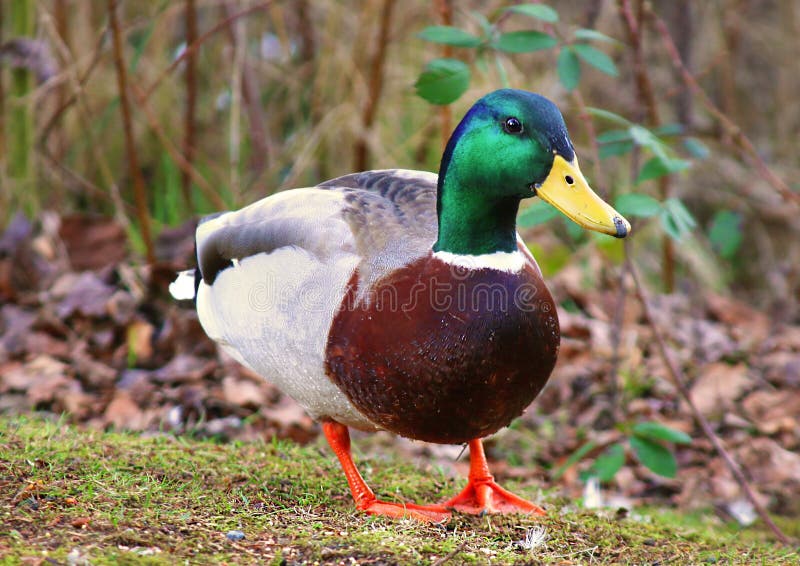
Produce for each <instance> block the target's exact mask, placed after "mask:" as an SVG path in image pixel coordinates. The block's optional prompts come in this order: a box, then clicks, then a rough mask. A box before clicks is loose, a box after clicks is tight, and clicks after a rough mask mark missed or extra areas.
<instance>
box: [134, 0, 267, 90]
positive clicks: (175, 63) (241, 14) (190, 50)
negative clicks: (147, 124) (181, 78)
mask: <svg viewBox="0 0 800 566" xmlns="http://www.w3.org/2000/svg"><path fill="white" fill-rule="evenodd" d="M270 4H272V0H267V1H265V2H259V3H258V4H254V5H252V6H250V7H248V8H245V9H244V10H242V11H241V12H236V13H235V14H233V15H232V16H229V17H228V18H225V19H224V20H222V21H221V22H218V23H217V24H215V25H214V26H213V27H212V28H211V29H209V30H208V31H206V32H205V33H204V34H202V35H201V36H200V37H198V38H197V39H196V40H195V41H194V43H192V44H191V45H187V46H186V49H184V50H183V53H181V54H180V55H179V56H178V57H175V59H174V60H173V61H172V63H170V64H169V65H168V66H167V68H166V69H164V70H163V71H161V74H159V75H158V78H156V80H154V81H153V83H152V84H151V85H150V86H149V87H147V89H146V90H145V91H144V100H149V99H150V96H151V95H152V94H153V92H155V90H156V89H157V88H158V85H160V84H161V81H163V80H164V78H165V77H166V76H167V75H169V74H170V73H171V72H172V71H174V70H175V69H176V68H177V67H178V65H180V64H181V62H182V61H183V60H184V59H185V58H186V57H188V56H189V55H191V54H192V53H194V52H195V51H197V50H198V49H199V48H200V46H201V45H202V44H203V43H205V42H206V40H207V39H208V38H209V37H211V36H212V35H214V34H215V33H217V32H218V31H220V30H223V29H226V28H227V27H228V26H229V25H230V24H231V22H233V21H235V20H238V19H239V18H243V17H245V16H248V15H250V14H252V13H253V12H257V11H258V10H263V9H265V8H267V7H268V6H269V5H270Z"/></svg>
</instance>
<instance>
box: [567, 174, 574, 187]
mask: <svg viewBox="0 0 800 566" xmlns="http://www.w3.org/2000/svg"><path fill="white" fill-rule="evenodd" d="M564 180H565V181H566V182H567V184H568V185H569V186H570V187H571V186H572V185H574V184H575V179H573V178H572V175H567V176H565V177H564Z"/></svg>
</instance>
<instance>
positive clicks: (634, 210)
mask: <svg viewBox="0 0 800 566" xmlns="http://www.w3.org/2000/svg"><path fill="white" fill-rule="evenodd" d="M614 208H615V209H616V210H617V212H619V213H620V214H622V215H623V216H638V217H640V218H650V217H651V216H655V215H656V214H658V213H659V212H661V203H660V202H658V201H657V200H656V199H654V198H653V197H651V196H650V195H643V194H642V193H627V194H624V195H620V196H618V197H617V199H616V200H615V201H614Z"/></svg>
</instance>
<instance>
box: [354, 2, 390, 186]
mask: <svg viewBox="0 0 800 566" xmlns="http://www.w3.org/2000/svg"><path fill="white" fill-rule="evenodd" d="M394 5H395V0H384V2H383V9H382V10H381V27H380V31H379V32H378V46H377V48H376V50H375V53H374V54H373V55H372V63H371V65H370V72H369V90H368V92H367V102H366V104H365V105H364V112H363V113H362V114H361V126H362V128H361V136H360V137H359V139H358V142H357V143H356V148H355V164H354V165H355V170H356V171H364V170H365V169H367V164H368V162H369V154H368V152H367V137H368V136H369V135H370V132H371V131H372V124H373V123H374V122H375V114H376V111H377V109H378V102H379V101H380V98H381V92H382V91H383V69H384V66H385V63H386V46H387V45H388V44H389V30H390V29H391V23H392V10H393V9H394Z"/></svg>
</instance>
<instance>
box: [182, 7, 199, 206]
mask: <svg viewBox="0 0 800 566" xmlns="http://www.w3.org/2000/svg"><path fill="white" fill-rule="evenodd" d="M196 40H197V5H196V4H195V0H186V45H191V44H192V43H194V42H195V41H196ZM184 80H185V84H186V109H185V111H184V115H183V156H184V157H185V158H186V163H188V164H189V166H191V165H192V162H194V153H195V152H194V147H195V146H194V138H195V109H196V107H197V57H196V54H195V53H192V54H191V55H189V56H188V57H187V58H186V73H185V75H184ZM181 192H182V193H183V204H184V205H185V206H186V208H187V209H188V210H192V209H193V207H192V177H191V176H190V175H189V173H188V172H187V171H181Z"/></svg>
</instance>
